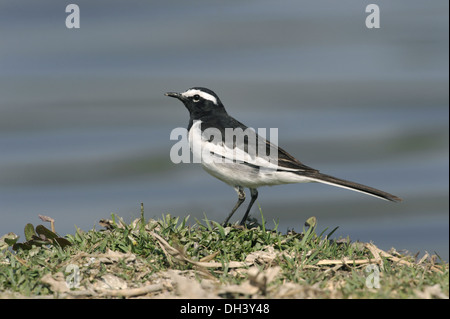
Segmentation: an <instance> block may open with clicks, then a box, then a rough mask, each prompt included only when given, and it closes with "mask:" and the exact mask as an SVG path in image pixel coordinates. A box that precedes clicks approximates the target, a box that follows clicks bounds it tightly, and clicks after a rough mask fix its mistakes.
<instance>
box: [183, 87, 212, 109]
mask: <svg viewBox="0 0 450 319" xmlns="http://www.w3.org/2000/svg"><path fill="white" fill-rule="evenodd" d="M196 94H198V95H200V96H201V97H202V98H204V99H205V100H208V101H211V102H213V103H214V104H215V105H218V104H217V99H216V98H215V97H214V96H213V95H211V94H209V93H206V92H203V91H200V90H187V91H186V92H184V93H181V95H182V96H184V97H191V96H194V95H196Z"/></svg>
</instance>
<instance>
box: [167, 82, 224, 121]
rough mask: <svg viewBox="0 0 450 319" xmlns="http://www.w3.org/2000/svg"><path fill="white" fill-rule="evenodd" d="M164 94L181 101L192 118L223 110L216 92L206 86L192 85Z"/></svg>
mask: <svg viewBox="0 0 450 319" xmlns="http://www.w3.org/2000/svg"><path fill="white" fill-rule="evenodd" d="M165 95H166V96H170V97H174V98H177V99H179V100H180V101H181V102H183V104H184V105H185V106H186V108H187V109H188V110H189V113H190V115H191V117H192V118H193V119H200V118H201V117H202V116H206V115H213V114H216V113H223V112H225V108H224V106H223V104H222V102H221V101H220V99H219V97H218V96H217V94H216V93H214V92H213V91H211V90H210V89H207V88H203V87H193V88H190V89H188V90H187V91H185V92H183V93H176V92H167V93H166V94H165Z"/></svg>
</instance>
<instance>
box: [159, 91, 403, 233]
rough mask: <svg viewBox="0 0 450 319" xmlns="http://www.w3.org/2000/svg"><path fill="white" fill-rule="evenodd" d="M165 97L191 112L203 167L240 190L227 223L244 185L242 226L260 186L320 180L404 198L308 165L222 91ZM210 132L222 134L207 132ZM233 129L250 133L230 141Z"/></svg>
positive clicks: (193, 142)
mask: <svg viewBox="0 0 450 319" xmlns="http://www.w3.org/2000/svg"><path fill="white" fill-rule="evenodd" d="M165 95H166V96H170V97H174V98H177V99H179V100H180V101H181V102H183V104H184V105H185V106H186V108H187V109H188V111H189V114H190V120H189V126H188V131H189V133H188V139H189V144H190V148H191V151H192V153H193V156H194V158H197V159H200V162H201V164H202V167H203V168H204V169H205V170H206V171H207V172H208V173H209V174H211V175H212V176H214V177H216V178H218V179H220V180H221V181H223V182H225V183H227V184H228V185H230V186H232V187H234V189H235V190H236V192H237V194H238V201H237V203H236V205H235V206H234V207H233V209H232V210H231V213H230V214H229V216H228V217H227V218H226V219H225V221H224V222H223V224H224V225H226V224H228V221H229V220H230V218H231V216H233V214H234V212H235V211H236V210H237V209H238V208H239V206H240V205H241V204H242V203H243V202H244V200H245V192H244V188H249V189H250V194H251V200H250V204H249V205H248V207H247V210H246V212H245V214H244V217H243V218H242V220H241V223H240V224H241V225H244V224H245V221H246V220H247V217H248V214H249V212H250V209H251V208H252V206H253V203H254V202H255V200H256V198H257V197H258V191H257V188H258V187H260V186H272V185H280V184H289V183H308V182H319V183H324V184H329V185H333V186H337V187H342V188H346V189H350V190H353V191H357V192H361V193H365V194H368V195H371V196H374V197H378V198H381V199H384V200H388V201H393V202H399V201H401V198H399V197H397V196H394V195H392V194H389V193H386V192H384V191H381V190H378V189H375V188H372V187H369V186H365V185H362V184H358V183H355V182H350V181H347V180H343V179H340V178H336V177H333V176H330V175H326V174H322V173H321V172H319V171H318V170H316V169H314V168H311V167H309V166H306V165H304V164H303V163H301V162H300V161H298V160H297V159H296V158H294V157H293V156H292V155H290V154H289V153H288V152H286V151H285V150H283V149H282V148H280V147H278V146H276V145H274V144H272V143H271V142H269V141H268V140H266V139H264V138H263V137H261V136H260V135H258V134H257V133H256V132H255V131H254V130H251V129H248V127H247V126H245V125H244V124H242V123H241V122H239V121H238V120H236V119H234V118H233V117H231V116H230V115H228V113H227V111H226V110H225V107H224V106H223V104H222V102H221V101H220V99H219V97H218V96H217V94H215V93H214V92H213V91H211V90H209V89H207V88H203V87H193V88H190V89H188V90H187V91H185V92H183V93H175V92H168V93H166V94H165ZM208 130H209V132H218V133H220V134H217V135H210V134H204V133H205V132H207V131H208ZM230 130H231V131H237V132H245V136H244V138H243V139H242V138H233V139H232V140H230V139H228V140H227V139H226V137H227V131H228V133H229V132H230ZM261 145H263V147H262V148H261V147H260V146H261ZM205 155H209V156H205Z"/></svg>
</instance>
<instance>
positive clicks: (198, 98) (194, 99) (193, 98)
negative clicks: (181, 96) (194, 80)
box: [192, 94, 200, 102]
mask: <svg viewBox="0 0 450 319" xmlns="http://www.w3.org/2000/svg"><path fill="white" fill-rule="evenodd" d="M192 100H193V101H194V102H198V101H200V95H198V94H195V95H194V96H193V97H192Z"/></svg>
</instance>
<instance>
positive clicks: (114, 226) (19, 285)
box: [0, 215, 449, 298]
mask: <svg viewBox="0 0 450 319" xmlns="http://www.w3.org/2000/svg"><path fill="white" fill-rule="evenodd" d="M308 222H309V226H308V227H305V229H304V231H303V232H302V233H296V232H288V233H287V234H286V233H281V232H278V231H277V230H276V227H275V229H272V230H269V229H266V228H265V225H264V224H265V223H264V221H263V223H262V224H263V225H257V224H255V225H253V226H252V225H249V226H248V227H247V228H245V229H244V228H240V227H237V226H230V227H222V226H220V225H219V224H217V223H215V222H212V221H208V220H206V219H205V220H203V221H201V222H200V221H197V222H196V223H195V224H194V225H193V226H188V225H187V219H184V220H180V219H179V218H172V217H170V216H169V215H167V216H164V217H163V218H162V219H161V220H153V219H151V220H144V218H143V217H141V218H139V219H136V220H134V221H133V222H132V223H130V224H128V223H125V222H123V221H122V220H121V219H120V218H118V217H117V216H114V215H113V216H112V219H111V220H102V221H101V222H100V225H101V228H102V229H100V230H95V229H93V230H90V231H88V232H84V231H81V230H80V229H76V232H75V234H74V235H66V236H64V239H66V240H67V242H65V241H64V240H60V239H57V238H60V237H58V236H57V235H56V234H55V233H54V232H51V231H50V230H48V231H49V232H47V231H46V230H47V229H46V228H45V229H44V228H42V227H40V228H38V227H36V229H35V230H33V229H32V228H33V227H32V226H28V230H26V232H28V233H27V234H26V240H27V241H26V242H25V243H22V244H19V241H18V240H17V238H15V237H14V235H12V234H10V235H9V236H6V237H5V236H4V237H2V240H1V241H0V249H1V250H0V297H3V298H21V297H31V298H54V297H57V298H142V297H145V298H448V296H449V272H448V264H447V263H444V262H442V261H440V260H439V258H438V257H437V256H429V255H427V254H426V255H425V256H423V257H421V258H415V257H412V256H404V255H401V254H399V253H397V252H396V251H389V252H386V251H382V250H381V249H379V248H378V247H376V246H375V245H374V244H371V243H361V242H352V241H350V240H349V239H342V238H340V239H333V236H332V233H333V231H332V230H325V231H324V232H322V233H321V234H318V233H316V227H315V219H314V218H312V219H310V220H308ZM52 234H53V235H52ZM5 238H7V239H6V240H5ZM14 243H15V246H13V247H14V248H15V249H16V250H12V249H11V246H12V245H13V244H14ZM21 245H22V246H21ZM61 246H64V248H62V247H61Z"/></svg>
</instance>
